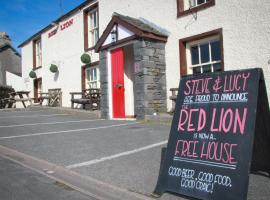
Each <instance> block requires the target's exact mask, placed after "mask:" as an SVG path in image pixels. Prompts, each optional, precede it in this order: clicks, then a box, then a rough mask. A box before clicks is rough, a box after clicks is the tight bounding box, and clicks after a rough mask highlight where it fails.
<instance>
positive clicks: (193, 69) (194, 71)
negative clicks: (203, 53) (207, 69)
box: [192, 67, 201, 74]
mask: <svg viewBox="0 0 270 200" xmlns="http://www.w3.org/2000/svg"><path fill="white" fill-rule="evenodd" d="M192 71H193V74H200V73H201V67H193V68H192Z"/></svg>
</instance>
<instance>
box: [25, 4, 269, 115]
mask: <svg viewBox="0 0 270 200" xmlns="http://www.w3.org/2000/svg"><path fill="white" fill-rule="evenodd" d="M114 12H117V13H119V14H121V15H122V16H123V17H124V16H129V17H131V22H127V23H125V22H123V21H125V18H123V17H122V18H121V17H120V18H119V19H118V20H120V21H121V20H122V22H119V21H117V19H113V17H112V15H113V13H114ZM97 13H98V14H97ZM269 18H270V2H269V1H268V0H260V1H253V0H246V1H244V2H242V1H238V0H231V1H225V0H223V1H222V0H167V1H164V0H147V1H143V0H114V1H108V0H98V2H97V1H93V0H88V1H86V2H85V3H83V4H81V5H79V6H78V7H77V8H75V9H74V10H72V11H71V12H69V13H67V14H66V15H64V16H62V17H61V18H59V19H58V20H56V21H55V22H54V23H52V24H51V25H48V26H47V27H46V28H45V29H43V30H42V31H40V32H39V33H37V34H35V35H34V36H32V37H31V38H29V39H27V40H26V41H25V42H23V43H22V44H21V45H20V47H22V69H23V78H24V84H25V86H24V87H25V89H27V90H31V91H33V85H34V83H33V82H38V80H42V84H40V83H39V84H38V83H36V85H41V86H40V89H39V90H42V91H47V89H50V88H61V89H62V91H63V106H66V107H69V106H70V95H69V92H73V91H80V90H81V89H82V88H87V87H89V85H90V86H93V85H97V86H98V87H99V85H100V83H99V82H98V81H97V82H95V81H96V80H95V79H93V77H94V76H93V75H96V77H99V72H98V70H97V71H96V70H94V69H95V67H98V66H99V55H98V54H97V53H94V48H93V47H94V44H95V43H96V40H97V37H98V36H99V37H100V38H101V39H100V40H99V42H98V46H99V47H98V48H97V47H96V50H101V49H103V50H104V51H106V52H107V54H106V55H107V57H108V62H106V70H107V71H106V70H105V71H106V72H105V73H107V72H110V73H109V74H107V76H108V77H107V79H106V80H107V82H109V83H108V85H106V87H105V86H104V88H103V91H102V95H103V97H105V96H106V101H105V102H104V103H105V104H106V105H105V104H103V108H104V107H106V109H107V110H108V111H106V113H105V114H104V117H109V118H114V113H113V112H114V111H113V108H112V107H113V102H112V101H113V97H112V96H113V93H112V88H113V87H114V85H112V79H111V76H112V74H111V73H112V71H111V66H112V64H111V61H112V60H110V59H109V58H110V56H111V54H112V52H113V50H114V49H117V48H120V49H121V48H125V50H124V51H123V52H124V54H125V56H124V57H130V54H131V53H132V51H134V48H133V50H132V48H131V47H129V46H130V45H133V47H134V44H135V43H136V40H139V39H140V38H146V39H147V40H149V34H148V35H147V33H150V35H151V34H152V35H154V36H156V34H155V33H156V32H155V31H159V32H160V33H163V34H164V35H167V38H166V40H163V42H164V44H165V49H164V50H165V72H166V73H165V76H166V79H165V82H166V84H165V86H166V88H165V91H166V94H165V95H166V99H167V100H166V103H165V106H166V109H167V110H170V109H171V105H172V103H171V101H170V100H169V96H170V95H171V94H170V90H169V89H170V88H174V87H178V83H179V80H180V78H181V76H182V75H186V74H191V73H202V72H209V71H219V70H234V69H245V68H253V67H261V68H263V70H264V74H265V80H266V85H267V90H268V96H269V94H270V46H269V44H270V37H269V36H270V23H269ZM126 19H127V18H126ZM132 20H133V21H134V20H139V21H140V22H141V23H142V24H143V25H146V26H148V30H141V29H140V27H136V26H135V30H134V24H132ZM91 22H92V23H91ZM110 23H113V25H111V26H110ZM64 24H66V25H64ZM115 25H117V26H115ZM137 25H138V24H137ZM149 27H152V28H153V30H154V31H153V32H152V33H151V31H150V32H149ZM116 28H117V30H118V32H117V34H118V35H117V37H118V38H117V39H116V40H114V41H111V40H112V37H113V34H112V32H113V31H114V30H115V29H116ZM136 28H137V29H136ZM141 28H142V27H141ZM104 31H105V32H104ZM106 31H107V32H106ZM164 35H163V36H164ZM133 36H134V37H133ZM159 39H160V38H159ZM159 39H158V41H160V40H159ZM39 41H40V42H41V43H40V44H41V45H39ZM33 47H35V48H33ZM39 48H40V51H38V49H39ZM34 52H36V53H34ZM84 52H87V53H88V54H90V55H91V58H92V64H91V65H87V67H88V69H87V70H86V71H87V72H86V73H85V74H89V75H88V76H87V75H86V76H84V75H83V74H84V73H82V71H84V69H85V67H83V68H82V66H83V64H82V63H81V61H80V56H81V55H82V54H83V53H84ZM128 52H130V53H128ZM103 53H104V52H103ZM133 53H134V52H133ZM131 57H132V56H131ZM126 61H127V62H129V64H127V65H128V66H129V67H128V69H129V71H130V72H131V73H132V70H133V72H134V71H136V69H137V67H138V65H137V63H136V62H135V61H134V60H133V63H132V58H129V59H126ZM35 63H36V64H35ZM51 64H56V65H57V66H58V69H59V73H56V74H53V73H52V72H50V71H49V66H50V65H51ZM39 65H41V68H39ZM35 67H36V68H38V69H35V72H36V74H37V78H38V79H35V80H34V81H33V80H32V79H30V78H29V76H28V74H29V72H30V71H31V70H32V68H35ZM127 71H128V70H127ZM100 73H101V74H100V76H101V77H102V73H103V74H104V72H102V71H100ZM90 74H92V76H91V77H92V79H93V80H89V79H90V78H89V77H90ZM124 74H125V77H124V78H125V82H124V83H125V85H124V88H125V90H124V95H125V97H124V100H123V102H122V103H121V104H125V105H123V107H124V108H125V109H124V110H125V111H126V112H124V116H123V117H124V118H125V117H130V116H131V117H132V116H136V115H137V113H136V112H137V111H136V109H135V107H136V106H134V105H133V106H132V104H133V102H134V103H135V104H136V98H135V95H134V91H133V86H132V84H135V82H134V81H132V79H129V80H127V78H126V76H127V75H128V74H127V73H126V72H124ZM84 77H85V78H84ZM87 77H88V78H87ZM40 78H41V79H40ZM87 82H88V83H89V84H87ZM91 82H94V83H93V84H92V83H91ZM105 82H106V81H105ZM106 84H107V83H106ZM101 86H102V83H101ZM107 86H108V87H107ZM101 88H102V87H101ZM269 97H270V96H269ZM103 99H104V98H103ZM151 103H152V102H147V105H145V107H147V106H148V105H149V104H151ZM128 104H129V106H127V105H128ZM157 110H158V109H157ZM151 112H152V113H154V112H155V110H153V109H152V110H148V111H147V112H146V113H145V114H151Z"/></svg>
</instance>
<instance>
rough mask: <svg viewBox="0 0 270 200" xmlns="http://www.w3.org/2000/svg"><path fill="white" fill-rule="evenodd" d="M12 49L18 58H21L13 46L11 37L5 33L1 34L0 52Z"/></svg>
mask: <svg viewBox="0 0 270 200" xmlns="http://www.w3.org/2000/svg"><path fill="white" fill-rule="evenodd" d="M9 48H10V49H11V50H12V51H13V52H14V53H15V54H16V55H17V56H19V57H21V55H20V54H19V53H18V52H17V50H16V49H15V48H13V46H12V45H11V40H10V38H9V36H8V35H7V34H6V33H5V32H0V52H2V51H4V50H6V49H9Z"/></svg>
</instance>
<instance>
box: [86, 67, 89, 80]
mask: <svg viewBox="0 0 270 200" xmlns="http://www.w3.org/2000/svg"><path fill="white" fill-rule="evenodd" d="M86 79H87V81H90V70H89V69H87V70H86Z"/></svg>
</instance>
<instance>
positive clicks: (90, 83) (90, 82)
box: [86, 66, 100, 88]
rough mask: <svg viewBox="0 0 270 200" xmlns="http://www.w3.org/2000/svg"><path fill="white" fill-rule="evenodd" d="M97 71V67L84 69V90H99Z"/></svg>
mask: <svg viewBox="0 0 270 200" xmlns="http://www.w3.org/2000/svg"><path fill="white" fill-rule="evenodd" d="M99 87H100V83H99V69H98V66H93V67H88V68H86V88H99Z"/></svg>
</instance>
